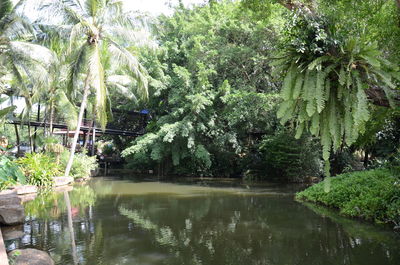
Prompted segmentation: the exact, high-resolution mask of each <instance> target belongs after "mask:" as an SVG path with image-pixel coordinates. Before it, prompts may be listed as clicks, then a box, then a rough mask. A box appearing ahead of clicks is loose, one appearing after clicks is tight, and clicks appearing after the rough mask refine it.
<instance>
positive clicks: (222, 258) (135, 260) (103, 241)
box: [6, 177, 400, 265]
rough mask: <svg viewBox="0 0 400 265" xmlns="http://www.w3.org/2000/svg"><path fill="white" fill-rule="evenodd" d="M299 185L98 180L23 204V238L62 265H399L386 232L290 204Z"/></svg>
mask: <svg viewBox="0 0 400 265" xmlns="http://www.w3.org/2000/svg"><path fill="white" fill-rule="evenodd" d="M299 189H301V187H299V186H298V185H282V184H273V183H257V184H248V183H242V182H238V181H223V180H221V181H211V180H210V181H209V180H200V179H197V180H185V181H179V182H172V181H171V182H158V181H153V180H147V181H143V180H138V179H134V178H132V179H131V178H118V177H115V178H94V179H92V180H91V181H89V183H88V184H87V185H82V186H74V189H73V190H71V191H64V192H59V193H54V192H43V193H42V194H40V195H38V197H36V199H35V200H33V201H30V202H27V203H25V211H26V215H27V217H26V222H25V224H24V225H23V226H21V227H20V228H19V229H20V230H21V231H22V232H23V236H22V238H19V239H14V240H8V241H6V246H7V248H8V250H12V249H15V248H26V247H33V248H37V249H41V250H45V251H47V252H49V253H50V255H51V257H52V258H53V259H54V261H55V263H56V264H60V265H61V264H63V265H67V264H90V265H99V264H107V265H111V264H112V265H114V264H137V265H156V264H168V265H178V264H179V265H181V264H188V265H189V264H203V265H222V264H231V265H293V264H297V265H313V264H321V265H328V264H332V265H333V264H334V265H338V264H349V265H350V264H351V265H357V264H360V265H368V264H371V265H377V264H379V265H386V264H396V265H398V264H400V237H399V236H398V235H397V234H395V233H394V232H392V231H391V229H390V228H385V227H381V226H376V225H372V224H368V223H364V222H361V221H358V220H354V219H349V218H345V217H342V216H339V215H338V214H337V212H336V211H335V210H329V209H326V208H324V207H321V206H316V205H313V204H302V203H299V202H296V201H294V192H295V191H297V190H299Z"/></svg>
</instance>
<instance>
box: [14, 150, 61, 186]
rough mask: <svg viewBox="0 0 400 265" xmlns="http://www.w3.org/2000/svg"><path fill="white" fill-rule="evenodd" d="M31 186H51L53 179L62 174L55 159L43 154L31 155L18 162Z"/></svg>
mask: <svg viewBox="0 0 400 265" xmlns="http://www.w3.org/2000/svg"><path fill="white" fill-rule="evenodd" d="M17 164H18V165H20V167H21V170H22V172H23V173H24V174H25V176H26V179H27V182H28V183H29V184H30V185H36V186H40V187H45V186H51V185H52V183H53V177H56V176H57V175H59V174H60V173H61V168H60V166H59V165H57V163H56V161H55V159H54V158H53V157H51V156H49V155H47V154H43V153H30V154H26V155H25V156H24V157H22V158H19V159H18V160H17Z"/></svg>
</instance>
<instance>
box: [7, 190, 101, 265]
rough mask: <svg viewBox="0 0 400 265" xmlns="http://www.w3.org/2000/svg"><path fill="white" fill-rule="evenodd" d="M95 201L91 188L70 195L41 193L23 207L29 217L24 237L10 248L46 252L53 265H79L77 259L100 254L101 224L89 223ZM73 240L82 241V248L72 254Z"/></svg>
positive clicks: (64, 193) (72, 192) (49, 192)
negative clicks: (27, 248) (49, 255)
mask: <svg viewBox="0 0 400 265" xmlns="http://www.w3.org/2000/svg"><path fill="white" fill-rule="evenodd" d="M95 201H96V195H95V192H94V190H93V189H92V188H91V187H90V186H76V187H75V188H74V189H73V190H72V191H69V192H66V191H65V192H61V193H56V192H51V191H46V192H42V193H41V194H39V195H38V196H37V197H36V198H35V199H34V200H33V201H30V202H27V203H25V212H26V214H27V216H28V217H27V222H26V224H25V225H24V232H25V236H24V237H23V238H22V239H21V240H20V241H17V242H14V245H13V246H14V247H13V248H21V247H34V248H37V249H42V250H45V251H48V252H50V254H51V256H52V258H53V259H54V261H55V262H56V264H70V263H71V264H78V262H79V260H78V257H82V256H90V255H91V253H99V252H100V251H101V250H100V248H102V241H103V235H102V225H101V222H97V223H96V224H95V223H94V222H93V220H92V219H93V218H92V215H93V213H92V211H93V210H92V207H93V205H94V203H95ZM68 209H69V213H68ZM72 220H74V221H73V222H72ZM75 236H78V237H79V240H80V241H82V240H83V241H85V244H84V245H85V248H79V249H78V253H74V252H75V251H76V249H77V248H76V245H75ZM71 247H72V249H71ZM71 250H72V251H71Z"/></svg>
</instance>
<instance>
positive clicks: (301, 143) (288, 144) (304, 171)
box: [259, 130, 322, 182]
mask: <svg viewBox="0 0 400 265" xmlns="http://www.w3.org/2000/svg"><path fill="white" fill-rule="evenodd" d="M259 148H260V152H261V154H262V156H263V160H264V161H263V162H264V163H263V165H264V168H263V170H264V172H263V174H262V175H263V176H267V177H268V178H271V179H276V180H279V181H290V182H306V181H310V180H311V178H313V177H314V178H315V177H319V176H320V175H321V173H322V172H321V169H322V166H321V165H322V163H321V162H322V161H321V159H320V152H319V148H320V146H319V145H318V142H317V141H316V140H315V139H313V138H312V137H310V136H309V135H303V136H302V137H301V138H300V139H295V138H294V137H293V132H291V131H285V130H283V131H277V132H276V133H275V135H265V136H264V137H263V140H262V142H261V144H260V147H259Z"/></svg>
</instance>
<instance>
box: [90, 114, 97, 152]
mask: <svg viewBox="0 0 400 265" xmlns="http://www.w3.org/2000/svg"><path fill="white" fill-rule="evenodd" d="M94 125H95V122H94V121H93V128H92V152H91V155H92V156H94V148H95V145H94V144H95V143H96V127H94Z"/></svg>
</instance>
